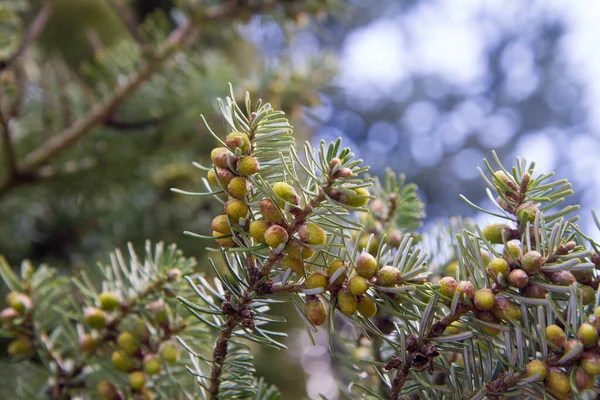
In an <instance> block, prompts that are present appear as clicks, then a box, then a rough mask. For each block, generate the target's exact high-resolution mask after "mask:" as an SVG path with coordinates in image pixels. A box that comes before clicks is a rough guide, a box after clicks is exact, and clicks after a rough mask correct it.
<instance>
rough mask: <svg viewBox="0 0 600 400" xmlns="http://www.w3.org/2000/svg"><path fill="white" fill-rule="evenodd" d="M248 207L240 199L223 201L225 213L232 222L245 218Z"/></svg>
mask: <svg viewBox="0 0 600 400" xmlns="http://www.w3.org/2000/svg"><path fill="white" fill-rule="evenodd" d="M249 211H250V209H249V208H248V206H247V205H246V203H244V202H243V201H242V200H238V199H233V200H229V201H228V202H227V203H225V214H227V216H228V217H229V219H230V220H231V221H232V222H233V223H237V222H238V221H239V220H240V219H246V217H247V216H248V212H249Z"/></svg>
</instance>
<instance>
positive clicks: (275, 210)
mask: <svg viewBox="0 0 600 400" xmlns="http://www.w3.org/2000/svg"><path fill="white" fill-rule="evenodd" d="M260 213H261V214H262V216H263V217H265V219H266V220H267V221H269V222H272V223H278V222H282V221H283V213H282V212H281V210H280V209H279V207H277V206H276V205H275V203H273V201H272V200H271V199H262V200H261V202H260Z"/></svg>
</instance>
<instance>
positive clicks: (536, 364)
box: [525, 360, 548, 382]
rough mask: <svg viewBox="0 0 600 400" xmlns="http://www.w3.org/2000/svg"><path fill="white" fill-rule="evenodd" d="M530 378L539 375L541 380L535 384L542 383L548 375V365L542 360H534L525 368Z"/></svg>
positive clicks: (537, 380)
mask: <svg viewBox="0 0 600 400" xmlns="http://www.w3.org/2000/svg"><path fill="white" fill-rule="evenodd" d="M525 369H526V370H527V375H528V376H533V375H539V378H538V379H536V380H535V382H542V381H543V380H544V379H546V375H548V367H546V363H544V362H543V361H541V360H532V361H530V362H529V363H528V364H527V366H526V367H525Z"/></svg>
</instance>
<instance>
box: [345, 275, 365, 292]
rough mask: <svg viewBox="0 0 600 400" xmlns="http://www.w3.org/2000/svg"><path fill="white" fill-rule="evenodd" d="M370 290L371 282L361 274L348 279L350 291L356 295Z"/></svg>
mask: <svg viewBox="0 0 600 400" xmlns="http://www.w3.org/2000/svg"><path fill="white" fill-rule="evenodd" d="M367 290H369V283H368V282H367V280H366V279H365V278H363V277H362V276H359V275H353V276H351V277H350V279H349V280H348V291H349V292H350V294H353V295H354V296H359V295H361V294H365V293H366V292H367Z"/></svg>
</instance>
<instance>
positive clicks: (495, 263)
mask: <svg viewBox="0 0 600 400" xmlns="http://www.w3.org/2000/svg"><path fill="white" fill-rule="evenodd" d="M487 272H488V274H489V275H490V277H491V278H492V279H493V280H494V281H496V282H498V283H501V282H502V281H505V280H506V278H507V277H508V263H507V262H506V260H505V259H503V258H494V259H493V260H492V261H490V263H489V264H488V266H487ZM501 278H502V279H501Z"/></svg>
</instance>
